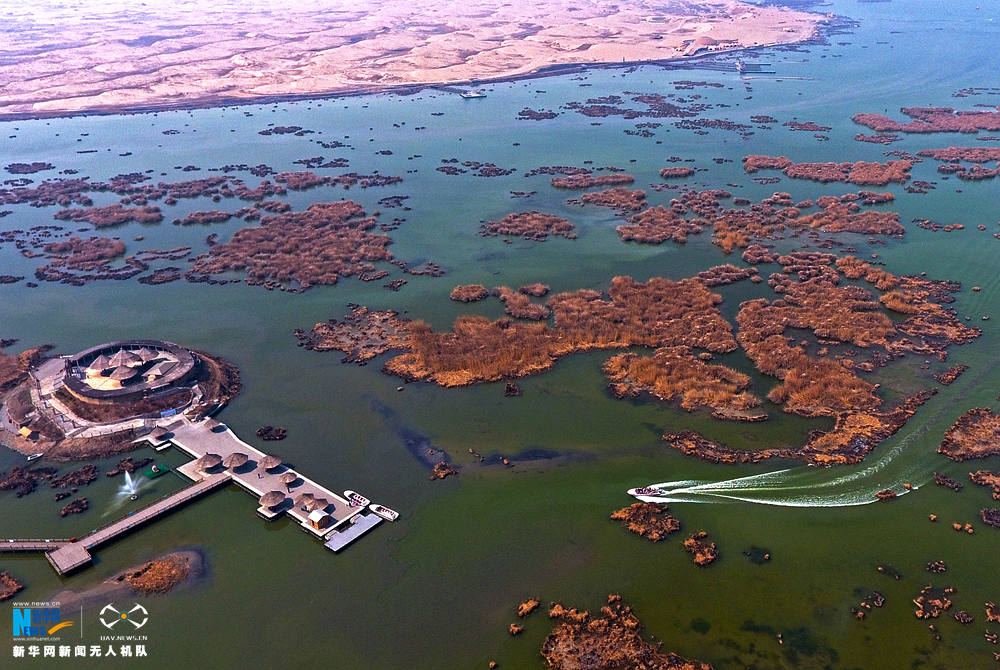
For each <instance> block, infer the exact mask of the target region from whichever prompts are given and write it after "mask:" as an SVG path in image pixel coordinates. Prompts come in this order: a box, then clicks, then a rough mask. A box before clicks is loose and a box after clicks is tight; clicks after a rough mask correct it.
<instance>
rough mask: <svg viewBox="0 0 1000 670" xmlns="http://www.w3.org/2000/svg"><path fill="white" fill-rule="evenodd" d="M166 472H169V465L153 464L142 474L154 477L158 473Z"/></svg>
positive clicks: (157, 475) (158, 474)
mask: <svg viewBox="0 0 1000 670" xmlns="http://www.w3.org/2000/svg"><path fill="white" fill-rule="evenodd" d="M167 472H170V466H169V465H153V467H151V468H149V469H148V470H146V471H145V472H144V473H143V474H144V475H146V476H147V477H149V478H150V479H156V478H157V477H159V476H160V475H163V474H166V473H167Z"/></svg>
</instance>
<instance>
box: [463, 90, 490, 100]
mask: <svg viewBox="0 0 1000 670" xmlns="http://www.w3.org/2000/svg"><path fill="white" fill-rule="evenodd" d="M459 95H460V96H461V97H463V98H465V99H466V100H469V99H471V98H485V97H486V94H485V93H483V92H482V91H467V92H465V93H459Z"/></svg>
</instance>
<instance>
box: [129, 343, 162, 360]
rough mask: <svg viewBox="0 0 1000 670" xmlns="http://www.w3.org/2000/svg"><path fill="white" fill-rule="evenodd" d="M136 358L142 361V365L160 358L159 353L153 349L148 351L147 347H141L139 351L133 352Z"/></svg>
mask: <svg viewBox="0 0 1000 670" xmlns="http://www.w3.org/2000/svg"><path fill="white" fill-rule="evenodd" d="M135 354H136V356H138V357H139V358H141V359H142V362H143V363H148V362H149V361H151V360H153V359H154V358H159V357H160V352H158V351H156V350H155V349H150V348H149V347H143V348H142V349H140V350H139V351H137V352H135Z"/></svg>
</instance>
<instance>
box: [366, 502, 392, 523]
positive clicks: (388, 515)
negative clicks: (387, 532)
mask: <svg viewBox="0 0 1000 670" xmlns="http://www.w3.org/2000/svg"><path fill="white" fill-rule="evenodd" d="M368 509H370V510H371V511H372V512H373V513H375V514H377V515H379V516H380V517H382V518H383V519H385V520H386V521H395V520H396V519H398V518H399V512H397V511H396V510H392V509H389V508H388V507H386V506H385V505H378V504H375V503H372V504H371V505H369V506H368Z"/></svg>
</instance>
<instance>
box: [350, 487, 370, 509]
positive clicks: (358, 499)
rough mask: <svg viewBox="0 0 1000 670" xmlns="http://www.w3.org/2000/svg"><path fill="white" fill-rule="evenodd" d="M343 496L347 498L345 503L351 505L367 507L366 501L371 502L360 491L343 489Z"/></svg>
mask: <svg viewBox="0 0 1000 670" xmlns="http://www.w3.org/2000/svg"><path fill="white" fill-rule="evenodd" d="M344 497H345V498H347V504H349V505H350V506H351V507H367V506H368V503H370V502H371V500H369V499H368V498H366V497H364V496H363V495H361V494H360V493H355V492H354V491H351V490H350V489H348V490H346V491H344Z"/></svg>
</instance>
